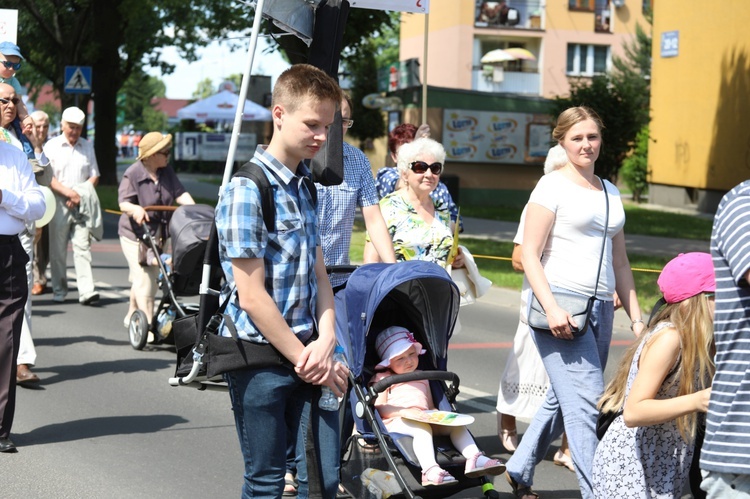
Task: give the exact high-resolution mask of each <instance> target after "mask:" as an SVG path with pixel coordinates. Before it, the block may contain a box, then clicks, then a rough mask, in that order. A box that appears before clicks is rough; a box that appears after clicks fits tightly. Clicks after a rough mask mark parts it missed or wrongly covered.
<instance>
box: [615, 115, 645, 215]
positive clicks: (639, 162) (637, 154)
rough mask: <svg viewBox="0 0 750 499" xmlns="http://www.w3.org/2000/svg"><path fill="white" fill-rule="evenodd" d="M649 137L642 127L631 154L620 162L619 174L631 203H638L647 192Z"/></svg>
mask: <svg viewBox="0 0 750 499" xmlns="http://www.w3.org/2000/svg"><path fill="white" fill-rule="evenodd" d="M650 140H651V137H650V136H649V134H648V126H644V127H643V128H641V130H640V131H639V132H638V135H636V137H635V148H634V149H633V153H632V154H631V155H630V156H628V157H627V158H625V160H624V161H623V162H622V168H621V169H620V174H621V175H622V180H623V181H624V182H625V185H627V186H628V187H629V188H630V190H631V191H632V192H633V201H635V202H636V203H640V202H641V201H642V200H643V195H644V194H645V193H646V192H647V191H648V173H649V172H648V143H649V141H650Z"/></svg>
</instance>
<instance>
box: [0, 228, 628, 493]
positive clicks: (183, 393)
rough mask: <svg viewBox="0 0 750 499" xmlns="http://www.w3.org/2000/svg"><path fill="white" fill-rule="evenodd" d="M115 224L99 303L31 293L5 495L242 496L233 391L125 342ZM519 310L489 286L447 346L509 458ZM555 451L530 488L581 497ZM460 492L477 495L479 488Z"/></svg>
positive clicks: (469, 397) (482, 443)
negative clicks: (511, 368) (505, 428)
mask: <svg viewBox="0 0 750 499" xmlns="http://www.w3.org/2000/svg"><path fill="white" fill-rule="evenodd" d="M106 216H107V217H112V215H106ZM112 218H114V217H112ZM112 222H113V220H108V224H107V225H108V229H107V232H106V234H108V237H106V238H105V240H104V241H102V242H99V243H95V244H94V251H93V259H94V277H95V279H96V280H97V284H98V287H99V289H100V291H101V294H102V299H101V300H100V301H99V302H98V303H97V304H96V305H95V306H90V307H85V306H81V305H79V304H78V301H77V294H76V292H75V285H74V283H72V291H71V293H70V294H69V296H68V301H67V302H66V303H64V304H57V303H54V302H53V301H52V299H51V298H52V297H51V294H45V295H41V296H37V297H34V306H33V324H32V327H33V336H34V340H35V343H36V348H37V353H38V359H37V364H36V367H35V368H34V372H36V373H37V374H38V375H39V376H40V377H41V379H42V381H41V383H40V385H39V387H38V388H37V389H26V388H19V393H18V404H17V411H16V419H15V424H14V427H13V434H12V437H13V440H14V441H15V442H16V444H17V445H18V447H19V452H18V453H17V454H4V455H0V476H2V492H1V493H0V495H2V497H4V498H6V499H15V498H18V499H21V498H30V497H32V498H37V499H45V498H56V499H57V498H98V497H108V498H109V497H114V498H156V497H159V498H163V497H181V498H186V499H189V498H204V497H220V498H232V497H238V496H239V494H240V487H241V482H242V459H241V456H240V452H239V446H238V443H237V438H236V433H235V429H234V422H233V418H232V413H231V409H230V403H229V397H228V395H227V394H226V393H224V392H218V391H206V392H198V391H196V390H194V389H191V388H173V387H171V386H169V385H168V384H167V378H169V377H170V376H171V375H172V374H173V371H174V359H175V356H174V351H173V349H172V348H171V347H168V346H147V347H146V349H144V350H143V351H136V350H133V349H132V348H131V347H130V345H129V343H128V339H127V334H126V329H125V328H124V327H123V325H122V321H123V318H124V314H125V312H126V310H127V303H126V301H127V293H128V291H129V285H128V282H127V265H126V263H125V259H124V257H123V256H122V253H121V251H120V245H119V242H118V240H117V239H116V238H115V236H114V231H113V230H112ZM72 270H73V266H72V257H70V258H69V272H72ZM517 316H518V293H517V292H513V291H507V290H501V289H496V288H493V289H492V290H491V291H490V292H489V293H488V294H487V295H486V296H485V297H483V298H482V299H480V300H479V301H478V302H477V303H476V304H474V305H472V306H470V307H466V308H464V309H462V311H461V316H460V317H461V322H462V326H463V327H462V330H461V331H460V332H459V333H458V334H457V335H456V336H455V337H454V339H453V340H452V342H451V350H450V353H449V369H450V370H452V371H455V372H456V373H457V374H459V376H460V378H461V380H462V384H461V391H462V393H461V395H460V396H459V403H458V408H459V411H461V412H466V413H468V414H471V415H473V416H475V418H476V421H475V423H474V424H473V425H472V426H471V430H472V433H473V434H474V435H475V437H476V438H477V441H478V444H479V447H480V448H482V449H483V450H484V451H485V452H486V453H487V454H490V455H493V456H499V457H501V458H504V459H507V458H508V457H509V455H508V454H507V453H505V451H504V450H503V449H502V448H501V446H500V443H499V440H498V439H497V437H496V415H495V412H494V406H495V398H496V394H497V387H498V380H499V378H500V374H501V372H502V369H503V367H504V364H505V358H506V355H507V352H508V349H509V348H510V346H511V344H512V339H513V333H514V332H515V329H516V321H517ZM628 324H629V322H628V321H627V318H626V317H624V315H620V313H618V315H617V318H616V331H617V334H616V335H615V341H614V343H615V346H614V347H613V355H612V357H611V359H612V361H611V362H610V368H611V367H612V366H613V365H614V363H615V361H616V359H618V358H619V355H621V352H622V349H623V346H622V345H624V344H627V343H629V340H630V338H631V335H630V332H629V330H628V329H627V326H628ZM524 429H525V425H523V424H519V430H521V432H522V431H523V430H524ZM555 450H556V447H554V448H552V449H551V450H550V453H549V455H548V456H547V458H546V459H545V461H543V462H542V463H541V464H540V465H539V467H538V468H537V473H536V483H535V489H536V490H537V491H538V492H539V493H540V494H541V495H542V496H543V497H545V498H547V499H552V498H559V499H562V498H576V497H580V494H579V492H578V487H577V481H576V478H575V475H574V474H573V473H571V472H569V471H567V470H566V469H565V468H562V467H558V466H554V465H553V463H552V454H553V453H554V451H555ZM495 483H496V486H497V488H498V490H499V491H500V492H501V497H510V494H509V492H510V489H509V487H508V486H507V484H505V482H504V479H503V478H502V477H498V478H496V479H495ZM453 497H481V491H479V490H478V489H470V490H466V491H463V492H462V493H460V494H458V495H455V496H453Z"/></svg>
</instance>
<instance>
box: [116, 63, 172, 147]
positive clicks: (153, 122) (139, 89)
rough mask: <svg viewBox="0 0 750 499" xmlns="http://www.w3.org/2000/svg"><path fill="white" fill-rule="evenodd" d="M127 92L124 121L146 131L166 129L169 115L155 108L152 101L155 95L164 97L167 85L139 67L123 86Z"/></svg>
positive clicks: (123, 89) (125, 92)
mask: <svg viewBox="0 0 750 499" xmlns="http://www.w3.org/2000/svg"><path fill="white" fill-rule="evenodd" d="M122 91H123V93H124V94H125V102H124V105H123V108H124V109H123V115H124V122H125V123H128V124H129V125H132V127H133V129H135V130H142V131H145V132H151V131H164V130H166V128H167V117H166V116H165V115H164V113H162V112H159V111H157V110H155V109H154V108H153V106H152V105H151V101H152V100H153V99H154V98H155V97H164V96H165V94H166V86H165V85H164V82H163V81H161V80H160V79H159V78H155V77H153V76H150V75H148V74H146V73H144V72H143V70H141V69H140V68H138V69H137V70H136V71H135V72H133V74H131V75H130V77H129V78H128V79H127V80H126V81H125V84H124V85H123V87H122Z"/></svg>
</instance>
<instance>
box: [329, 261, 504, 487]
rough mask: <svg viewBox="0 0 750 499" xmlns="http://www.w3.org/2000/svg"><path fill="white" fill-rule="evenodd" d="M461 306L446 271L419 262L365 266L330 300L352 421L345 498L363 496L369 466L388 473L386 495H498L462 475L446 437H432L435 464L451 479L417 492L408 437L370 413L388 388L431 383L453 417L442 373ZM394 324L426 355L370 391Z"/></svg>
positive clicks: (448, 377)
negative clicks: (394, 490) (380, 340)
mask: <svg viewBox="0 0 750 499" xmlns="http://www.w3.org/2000/svg"><path fill="white" fill-rule="evenodd" d="M459 302H460V295H459V292H458V288H457V287H456V285H455V284H454V283H453V281H452V280H451V278H450V276H449V275H448V273H447V272H446V271H445V270H444V269H442V268H441V267H439V266H438V265H435V264H434V263H430V262H422V261H409V262H403V263H398V264H391V265H389V264H372V265H365V266H363V267H360V268H358V269H357V270H355V271H354V272H353V273H352V274H351V276H350V277H349V280H348V282H347V284H346V288H345V289H344V290H343V291H341V292H339V293H337V294H336V335H337V339H338V342H339V344H340V345H342V346H343V347H344V350H345V352H346V358H347V360H348V362H349V367H350V383H351V386H352V388H351V391H350V394H349V402H350V406H351V409H352V412H353V415H347V416H345V417H344V424H343V430H342V440H345V443H344V444H343V445H342V465H341V483H342V485H343V487H344V488H345V489H346V491H347V493H348V494H349V495H350V496H352V497H356V498H365V497H368V496H369V492H368V490H367V488H366V486H365V484H364V483H363V481H362V480H361V479H360V476H361V475H362V474H363V472H364V471H365V470H366V469H368V468H372V469H377V470H381V471H386V472H390V473H392V474H393V478H394V479H395V480H396V482H397V483H398V485H399V486H400V488H401V493H400V494H396V495H393V496H391V497H408V498H414V497H446V496H449V495H452V494H455V493H457V492H459V491H461V490H464V489H467V488H471V487H476V486H482V487H483V490H484V493H485V495H486V496H487V497H498V495H497V492H496V491H495V490H494V489H493V487H492V482H491V481H489V480H488V479H487V478H486V477H481V478H472V479H470V478H466V477H465V476H464V465H465V458H464V457H463V456H462V455H461V453H459V452H458V451H457V450H456V449H455V448H454V447H453V445H452V444H451V442H450V439H449V438H448V437H436V438H435V449H436V454H437V461H438V464H439V465H440V466H441V467H442V468H443V469H445V470H447V471H448V472H450V473H451V474H452V475H453V476H454V477H456V479H457V481H456V482H452V483H449V484H444V485H439V486H427V487H425V486H422V483H421V469H420V467H419V464H418V461H417V458H416V455H415V454H414V451H413V448H412V439H411V437H409V436H405V435H397V434H393V435H391V434H389V433H388V431H387V430H386V428H385V426H384V425H383V422H382V420H381V419H380V415H379V414H378V413H377V411H376V410H375V408H374V403H375V399H376V398H377V396H378V393H381V392H382V391H384V390H386V389H387V388H388V387H389V386H391V385H392V384H394V383H399V382H404V381H410V380H415V379H429V380H430V385H431V390H432V396H433V400H434V401H435V403H436V404H437V408H438V409H440V410H445V411H453V412H455V410H456V409H455V407H454V403H455V399H456V396H457V395H458V386H459V379H458V376H456V375H455V374H454V373H451V372H447V371H446V367H447V356H448V341H449V340H450V337H451V334H452V333H453V328H454V326H455V324H456V319H457V317H458V307H459ZM396 325H398V326H404V327H406V328H408V329H409V331H411V332H413V333H414V336H415V337H416V339H417V341H419V342H420V343H422V346H423V347H424V348H425V350H426V351H427V353H426V354H424V355H422V356H421V357H420V361H419V369H418V370H417V371H414V372H412V373H407V374H401V375H393V376H390V377H388V378H387V379H384V380H381V381H380V382H378V383H376V384H374V385H372V386H368V383H369V381H370V379H371V378H372V376H373V374H374V367H375V365H376V364H377V363H378V362H379V361H380V359H378V355H377V352H376V349H375V338H376V337H377V335H378V333H380V332H381V331H382V330H383V329H385V328H387V327H389V326H396ZM448 382H449V383H450V385H448V384H447V383H448ZM347 413H348V411H347ZM347 423H348V425H347ZM353 426H354V427H356V430H355V431H354V432H352V429H353V428H352V427H353ZM417 494H418V495H417Z"/></svg>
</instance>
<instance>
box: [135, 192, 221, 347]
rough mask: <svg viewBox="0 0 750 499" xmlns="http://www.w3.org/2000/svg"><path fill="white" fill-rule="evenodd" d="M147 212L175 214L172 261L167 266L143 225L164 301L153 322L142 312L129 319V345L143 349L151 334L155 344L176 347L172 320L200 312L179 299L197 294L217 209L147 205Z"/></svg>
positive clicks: (172, 223)
mask: <svg viewBox="0 0 750 499" xmlns="http://www.w3.org/2000/svg"><path fill="white" fill-rule="evenodd" d="M145 209H146V210H147V211H174V213H173V215H172V218H171V220H170V222H169V234H170V237H171V239H172V262H171V265H169V266H168V265H167V264H166V263H165V258H162V256H163V255H160V249H159V246H158V245H157V242H156V239H155V238H154V237H153V236H152V235H151V233H150V232H149V230H148V228H147V226H146V225H145V224H143V225H142V228H143V236H142V239H141V240H142V242H143V244H146V245H147V247H148V248H150V251H151V252H153V255H155V258H154V260H155V261H156V263H157V265H158V266H159V278H158V285H159V288H161V290H162V298H161V301H160V302H159V304H158V305H155V306H154V316H153V317H152V318H151V320H149V317H147V316H146V314H145V312H143V311H142V310H136V311H135V312H133V314H132V315H131V316H130V323H129V325H128V338H129V340H130V345H131V346H132V347H133V348H135V349H136V350H142V349H143V347H144V346H145V345H146V342H147V341H148V333H149V331H151V333H153V335H154V343H155V344H159V343H167V344H174V339H173V337H172V335H170V334H169V333H170V332H171V327H172V321H173V320H174V319H175V318H180V317H185V316H186V315H188V314H194V313H196V312H197V311H198V304H197V303H180V302H179V301H178V300H177V297H178V296H194V295H197V294H198V291H199V288H200V284H201V275H202V271H203V267H202V265H201V262H202V260H203V255H204V253H205V252H206V246H207V245H208V236H209V233H210V231H211V226H212V225H213V223H214V208H213V207H211V206H208V205H202V204H195V205H185V206H179V207H174V206H147V207H145ZM217 271H220V269H217Z"/></svg>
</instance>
